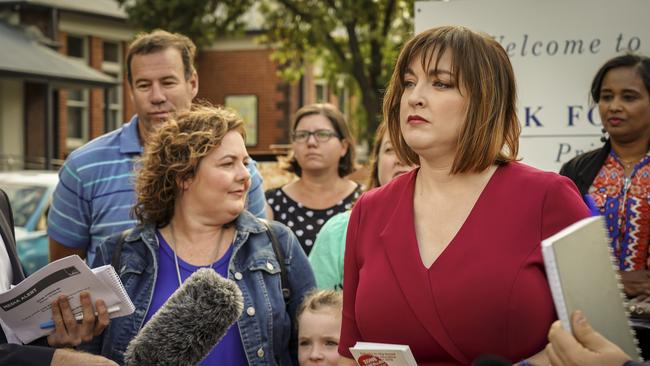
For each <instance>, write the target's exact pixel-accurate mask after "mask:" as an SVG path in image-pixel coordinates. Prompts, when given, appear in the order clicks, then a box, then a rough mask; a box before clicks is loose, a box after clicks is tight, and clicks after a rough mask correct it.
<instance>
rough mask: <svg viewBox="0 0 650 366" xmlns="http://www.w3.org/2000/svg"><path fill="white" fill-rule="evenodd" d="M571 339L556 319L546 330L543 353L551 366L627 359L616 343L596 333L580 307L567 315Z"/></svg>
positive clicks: (606, 364)
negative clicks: (570, 326) (568, 316)
mask: <svg viewBox="0 0 650 366" xmlns="http://www.w3.org/2000/svg"><path fill="white" fill-rule="evenodd" d="M571 323H572V327H573V333H574V334H575V338H574V337H573V336H572V335H571V334H569V333H568V332H567V331H565V330H564V329H562V325H561V324H560V321H559V320H558V321H556V322H555V323H553V325H552V326H551V330H550V331H549V332H548V340H549V341H550V343H549V344H548V345H547V346H546V353H547V354H548V357H549V359H550V361H551V365H553V366H564V365H571V366H581V365H585V366H587V365H588V366H600V365H602V366H621V365H623V364H624V363H625V362H626V361H628V360H629V359H630V357H629V356H628V355H626V354H625V352H623V351H622V350H621V349H620V348H618V346H616V345H615V344H614V343H612V342H610V341H608V340H607V339H605V337H603V336H602V335H600V333H598V332H596V331H595V330H594V329H593V328H592V327H591V325H589V323H588V322H587V320H586V319H585V317H584V315H583V314H582V312H581V311H580V310H578V311H575V312H574V313H573V314H572V316H571Z"/></svg>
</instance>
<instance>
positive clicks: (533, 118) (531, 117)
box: [524, 106, 543, 127]
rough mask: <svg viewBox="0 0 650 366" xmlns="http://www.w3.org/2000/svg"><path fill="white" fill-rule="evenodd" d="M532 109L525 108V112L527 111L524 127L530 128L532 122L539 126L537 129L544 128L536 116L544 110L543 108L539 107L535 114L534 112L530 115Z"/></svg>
mask: <svg viewBox="0 0 650 366" xmlns="http://www.w3.org/2000/svg"><path fill="white" fill-rule="evenodd" d="M530 108H531V107H526V108H524V110H525V111H526V119H525V120H524V125H525V126H526V127H530V122H531V121H532V122H533V123H535V126H537V127H543V126H542V122H540V121H539V119H538V118H537V116H536V114H537V113H538V112H539V111H541V110H542V107H541V106H538V107H537V109H536V110H535V112H533V113H530Z"/></svg>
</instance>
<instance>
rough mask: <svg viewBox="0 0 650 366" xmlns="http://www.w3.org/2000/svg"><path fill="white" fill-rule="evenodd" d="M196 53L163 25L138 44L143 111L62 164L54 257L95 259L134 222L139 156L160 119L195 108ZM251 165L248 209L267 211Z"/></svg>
mask: <svg viewBox="0 0 650 366" xmlns="http://www.w3.org/2000/svg"><path fill="white" fill-rule="evenodd" d="M195 53H196V46H195V45H194V43H192V41H191V40H190V39H189V38H187V37H185V36H183V35H180V34H176V33H174V34H172V33H168V32H165V31H161V30H158V31H154V32H152V33H144V34H140V35H138V36H137V37H136V39H135V40H134V41H133V42H132V43H131V45H130V47H129V51H128V53H127V57H126V67H127V78H128V81H129V86H130V89H131V100H132V101H133V105H134V107H135V110H136V115H135V116H134V117H133V118H132V119H131V121H129V122H128V123H127V124H125V125H123V126H122V127H121V128H119V129H117V130H115V131H113V132H110V133H107V134H105V135H103V136H100V137H98V138H96V139H94V140H92V141H90V142H89V143H87V144H86V145H84V146H82V147H80V148H79V149H77V150H75V151H74V152H72V153H71V154H70V156H69V157H68V159H67V160H66V162H65V164H64V165H63V167H62V168H61V170H60V172H59V179H60V180H59V184H58V185H57V187H56V189H55V191H54V197H53V201H52V205H51V208H50V212H49V215H48V222H47V225H48V228H47V230H48V234H49V237H50V260H51V261H52V260H56V259H59V258H62V257H65V256H68V255H71V254H78V255H79V256H81V257H82V258H84V257H85V258H86V260H87V261H88V263H92V260H93V258H94V256H95V249H96V248H97V247H98V245H99V244H100V243H101V242H102V241H103V240H104V239H105V238H106V237H108V236H109V235H111V234H113V233H116V232H120V231H123V230H125V229H128V228H130V227H133V226H134V224H135V220H134V219H133V217H132V216H131V214H130V212H131V208H132V207H133V204H134V203H135V193H134V190H133V181H134V163H135V161H136V159H137V158H139V157H140V155H141V154H142V150H143V145H144V144H145V143H146V141H147V136H149V135H150V134H151V133H152V132H153V131H154V130H155V129H156V127H157V126H159V125H160V123H162V122H164V121H165V120H167V119H168V118H169V117H171V116H172V114H173V113H175V112H179V111H183V110H187V109H189V108H190V106H191V103H192V99H194V97H195V96H196V93H197V92H198V88H199V81H198V76H197V74H196V70H195V69H194V56H195ZM248 168H249V170H250V172H251V187H250V189H249V193H248V201H247V208H248V210H249V211H250V212H252V213H253V214H255V215H256V216H258V217H264V215H265V211H264V202H265V200H264V192H263V188H262V178H261V176H260V174H259V172H258V171H257V168H256V167H255V162H252V163H250V164H249V166H248Z"/></svg>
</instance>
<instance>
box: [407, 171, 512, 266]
mask: <svg viewBox="0 0 650 366" xmlns="http://www.w3.org/2000/svg"><path fill="white" fill-rule="evenodd" d="M504 166H505V165H499V166H497V168H496V169H495V170H494V173H492V176H490V178H489V179H488V181H487V183H486V184H485V186H484V187H483V189H482V190H481V193H479V195H478V197H477V198H476V201H474V204H473V205H472V208H471V209H470V210H469V213H468V214H467V216H466V217H465V220H463V223H462V224H461V225H460V227H459V228H458V230H457V231H456V233H455V234H454V236H453V237H452V238H451V239H450V240H449V242H448V243H447V245H446V246H445V248H444V249H443V250H442V251H441V252H440V254H438V256H437V257H436V258H435V259H434V260H433V262H431V264H430V265H429V266H428V267H427V266H426V265H425V264H424V261H423V260H422V254H421V253H420V247H419V242H418V237H417V231H416V230H415V202H414V197H415V182H416V180H417V173H416V174H414V175H413V178H412V181H411V182H409V184H410V190H409V195H410V197H408V198H407V199H408V200H409V201H410V205H411V209H410V210H409V215H411V217H410V218H409V220H408V221H409V222H411V223H412V225H411V227H410V228H409V230H411V235H413V238H415V240H414V241H413V244H414V245H415V246H416V248H415V252H416V253H417V259H418V261H419V263H420V268H421V270H424V271H426V272H431V271H432V269H433V268H434V266H435V265H436V263H438V262H439V261H440V260H441V259H442V258H443V257H445V256H446V255H445V254H446V253H448V252H449V251H450V250H453V248H452V246H453V245H454V243H455V242H457V241H458V240H460V239H459V238H460V237H462V234H463V232H464V231H466V230H467V229H466V227H467V226H469V225H471V223H472V222H473V221H474V217H475V216H476V215H478V214H477V211H479V210H480V208H481V206H482V204H483V201H485V199H486V198H485V197H486V196H488V193H489V191H490V190H491V189H492V186H493V185H494V181H495V180H497V176H498V175H500V174H501V172H502V170H503V169H502V168H503V167H504ZM447 255H448V254H447Z"/></svg>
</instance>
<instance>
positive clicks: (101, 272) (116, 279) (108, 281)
mask: <svg viewBox="0 0 650 366" xmlns="http://www.w3.org/2000/svg"><path fill="white" fill-rule="evenodd" d="M92 271H93V273H94V274H95V275H96V276H97V278H99V279H100V280H101V281H102V282H103V283H104V284H105V285H106V286H108V287H109V288H110V289H112V290H113V292H115V294H116V295H117V297H118V298H119V299H120V303H119V307H120V309H119V310H118V311H115V312H113V313H110V317H111V318H119V317H121V316H126V315H130V314H132V313H133V312H134V311H135V306H134V305H133V302H132V301H131V298H130V297H129V294H127V293H126V289H125V288H124V285H123V284H122V281H121V280H120V276H118V275H117V272H115V268H113V266H111V265H110V264H107V265H105V266H101V267H97V268H93V269H92Z"/></svg>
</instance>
